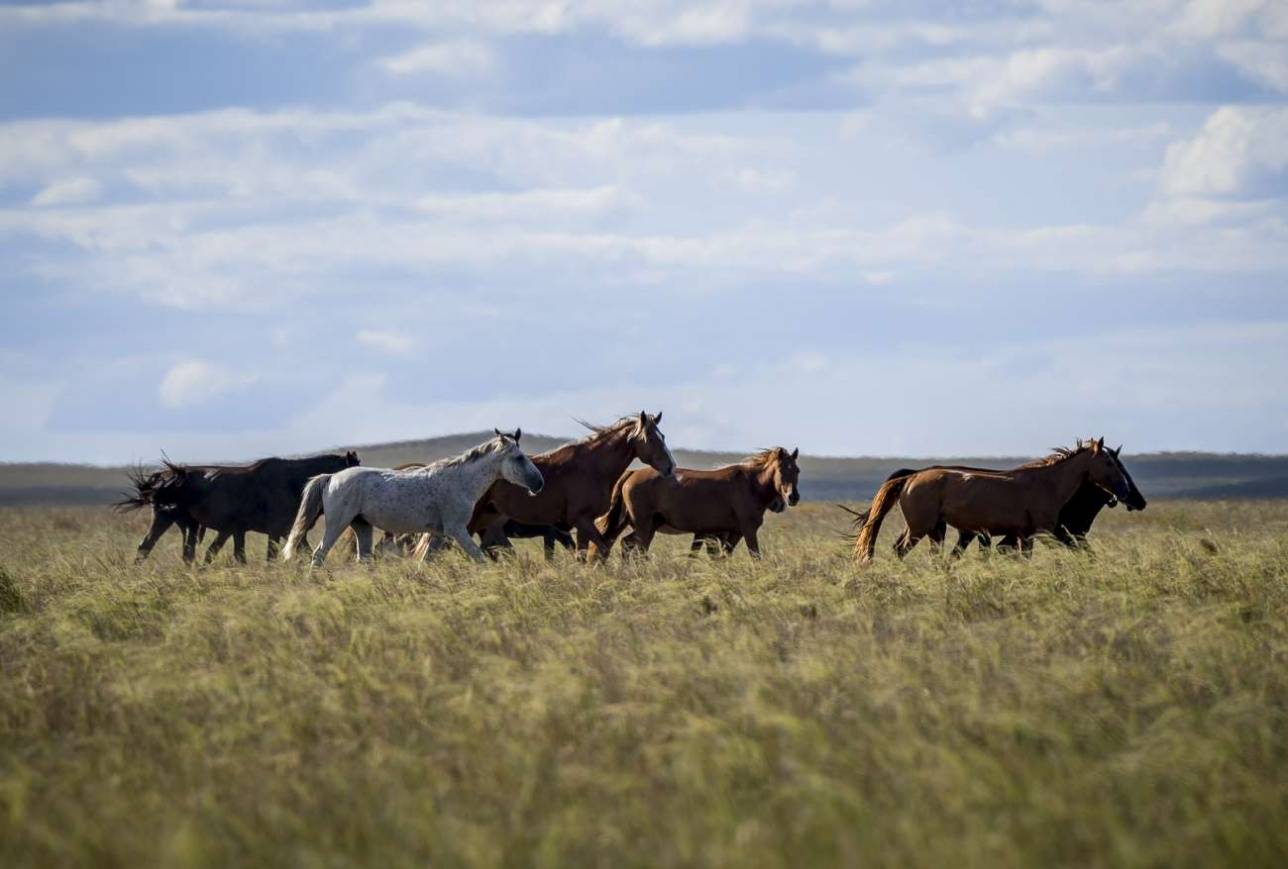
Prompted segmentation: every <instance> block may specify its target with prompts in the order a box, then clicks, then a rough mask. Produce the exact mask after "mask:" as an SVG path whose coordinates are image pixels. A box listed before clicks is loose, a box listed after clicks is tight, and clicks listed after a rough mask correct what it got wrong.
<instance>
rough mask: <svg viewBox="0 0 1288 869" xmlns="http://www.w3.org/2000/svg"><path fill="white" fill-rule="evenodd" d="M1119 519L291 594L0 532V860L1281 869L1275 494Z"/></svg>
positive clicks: (94, 533)
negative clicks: (999, 536)
mask: <svg viewBox="0 0 1288 869" xmlns="http://www.w3.org/2000/svg"><path fill="white" fill-rule="evenodd" d="M1121 514H1122V511H1121V510H1119V511H1114V512H1113V513H1112V514H1109V515H1108V517H1107V519H1106V521H1105V522H1104V523H1103V527H1098V528H1097V531H1096V534H1095V537H1096V542H1097V545H1096V554H1095V557H1094V558H1089V557H1086V556H1081V555H1073V554H1068V553H1065V552H1062V551H1057V550H1056V549H1054V548H1052V547H1039V549H1038V552H1037V554H1036V557H1035V558H1034V559H1033V560H1032V561H1031V562H1022V561H1019V560H1015V559H1012V558H1006V557H993V558H991V559H985V558H983V557H981V556H979V555H976V554H972V555H971V556H970V557H968V558H966V559H964V560H962V561H961V562H958V563H948V562H946V561H943V560H939V559H936V558H933V557H932V556H931V554H930V553H929V552H928V551H922V550H918V551H916V552H914V554H913V555H912V556H910V557H909V559H908V560H907V561H905V562H898V561H896V560H895V559H894V558H893V557H892V556H891V555H890V554H889V548H888V545H887V543H888V541H889V540H891V539H893V535H894V534H895V533H897V531H898V522H897V521H893V522H891V523H889V524H890V525H891V528H889V529H888V530H887V531H886V532H885V534H883V536H882V543H881V547H880V549H879V550H878V558H877V561H876V563H875V564H874V565H873V566H871V567H870V568H869V569H866V570H863V571H861V572H860V571H857V570H856V569H855V568H854V566H853V565H852V563H851V562H850V560H849V551H848V547H847V545H846V544H845V542H844V541H843V540H841V539H840V537H839V536H838V535H837V531H839V530H840V529H842V528H843V527H844V526H845V522H844V517H843V516H842V515H841V514H840V513H839V512H838V511H833V510H830V509H829V508H826V507H822V506H815V505H807V506H804V507H801V508H797V509H796V510H794V511H791V512H790V513H789V514H787V515H785V516H783V517H771V518H770V522H769V525H768V526H767V529H766V533H765V534H764V535H763V536H762V542H763V546H764V549H765V551H766V553H767V558H766V559H765V560H764V561H763V562H761V563H753V562H751V561H750V560H749V559H748V558H747V556H746V554H745V552H740V553H739V554H738V555H737V556H735V557H734V558H732V559H728V560H721V561H713V560H710V559H707V558H698V559H689V558H685V557H683V556H682V554H681V553H682V551H683V548H684V547H683V545H682V542H681V541H679V540H666V541H663V545H662V546H660V547H658V548H657V550H656V551H655V555H654V557H652V558H651V559H650V560H649V561H648V562H646V563H640V564H622V563H620V562H619V561H617V560H616V559H614V560H613V562H612V563H611V564H610V565H609V566H607V567H606V568H601V569H595V568H588V567H585V566H582V565H578V564H575V563H573V562H571V561H569V560H567V559H565V558H562V557H561V558H560V559H559V560H557V561H555V562H554V563H553V564H546V563H544V562H543V561H542V560H540V558H539V547H535V548H525V549H523V551H522V554H521V556H520V557H518V558H516V559H513V560H511V561H508V562H506V563H502V564H498V565H491V566H486V567H481V568H480V567H477V566H475V565H472V564H469V563H466V562H465V561H464V560H462V559H459V558H458V557H456V556H454V555H453V556H449V557H445V558H443V559H441V560H439V561H438V562H435V563H432V564H431V565H429V566H427V567H424V568H419V567H416V566H414V565H410V564H407V563H405V562H385V563H382V564H380V565H378V566H376V567H374V568H363V567H357V566H353V565H350V564H344V563H342V559H341V558H340V555H341V554H340V553H339V552H336V553H333V558H332V564H331V566H330V567H329V568H328V569H326V570H322V571H317V572H309V571H308V570H306V569H303V568H301V567H299V566H298V565H288V566H282V565H271V566H265V565H262V564H252V565H251V566H249V567H246V568H238V567H235V566H233V565H231V564H229V563H228V562H227V561H225V560H223V559H220V560H219V561H218V563H217V564H216V565H214V566H212V567H209V568H196V569H188V568H185V567H184V566H183V565H182V564H181V563H180V562H179V558H178V545H179V544H178V538H177V536H175V537H174V538H173V539H167V540H166V541H164V542H163V543H162V544H161V545H160V546H158V548H157V550H156V552H154V553H153V557H152V560H150V561H149V562H148V563H146V564H145V565H143V566H141V567H135V566H133V565H132V563H131V561H132V557H133V547H134V544H135V542H137V537H138V536H139V535H140V534H141V531H142V523H143V522H144V521H145V519H146V517H138V516H134V517H116V516H113V515H111V514H109V513H107V512H105V511H95V510H64V511H55V510H8V511H0V865H3V866H25V865H76V864H90V863H92V864H95V865H107V866H140V865H156V864H163V865H198V866H200V865H212V866H213V865H221V866H222V865H228V864H230V863H243V864H244V863H253V864H291V865H310V866H311V865H319V866H331V865H335V866H342V865H352V864H355V863H369V864H378V865H390V866H402V865H416V866H423V865H426V864H427V863H428V864H432V865H459V864H481V865H498V864H519V865H523V864H530V863H531V864H547V865H549V864H554V865H567V864H598V865H606V866H622V865H693V864H720V865H755V866H775V865H782V866H798V865H811V864H813V865H817V864H836V863H841V864H848V865H872V864H876V865H890V864H898V865H905V864H928V865H945V864H952V865H964V866H972V865H978V866H983V865H988V866H993V865H1018V864H1026V865H1033V864H1052V863H1054V864H1079V865H1083V864H1118V865H1211V864H1213V863H1225V864H1239V865H1258V864H1259V865H1269V864H1279V865H1282V864H1283V862H1284V860H1285V858H1288V534H1286V532H1288V506H1286V505H1285V504H1282V503H1269V504H1260V505H1256V504H1229V505H1223V504H1204V505H1199V504H1183V503H1175V504H1156V505H1151V507H1150V509H1149V510H1148V511H1147V512H1146V513H1144V514H1140V515H1133V516H1123V515H1121ZM255 540H256V542H255V543H254V544H253V545H252V547H251V548H252V552H255V553H257V554H259V553H262V551H263V550H262V538H255Z"/></svg>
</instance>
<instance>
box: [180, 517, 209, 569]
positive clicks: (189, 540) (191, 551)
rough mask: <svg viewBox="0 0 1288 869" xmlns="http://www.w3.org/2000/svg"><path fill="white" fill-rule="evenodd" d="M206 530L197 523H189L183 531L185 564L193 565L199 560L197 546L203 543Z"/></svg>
mask: <svg viewBox="0 0 1288 869" xmlns="http://www.w3.org/2000/svg"><path fill="white" fill-rule="evenodd" d="M205 530H206V529H205V528H203V527H202V526H200V525H198V524H196V523H195V522H190V523H188V525H187V527H185V528H184V529H183V563H184V564H192V562H194V561H196V560H197V544H198V543H200V542H201V536H202V532H203V531H205Z"/></svg>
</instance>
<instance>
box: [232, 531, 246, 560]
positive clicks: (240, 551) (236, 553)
mask: <svg viewBox="0 0 1288 869" xmlns="http://www.w3.org/2000/svg"><path fill="white" fill-rule="evenodd" d="M233 558H234V559H236V561H237V563H238V564H245V563H246V532H245V531H234V532H233Z"/></svg>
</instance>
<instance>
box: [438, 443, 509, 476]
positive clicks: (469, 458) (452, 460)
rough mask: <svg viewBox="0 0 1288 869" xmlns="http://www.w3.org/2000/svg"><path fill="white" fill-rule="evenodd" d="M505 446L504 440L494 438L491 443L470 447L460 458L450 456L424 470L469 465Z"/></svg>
mask: <svg viewBox="0 0 1288 869" xmlns="http://www.w3.org/2000/svg"><path fill="white" fill-rule="evenodd" d="M504 446H505V444H504V442H503V441H502V440H500V439H499V438H492V440H490V441H485V442H483V443H481V444H479V445H477V446H473V447H470V448H469V449H468V450H466V451H465V452H463V453H461V454H460V455H459V456H450V457H448V458H446V459H439V460H438V461H436V462H429V463H428V464H426V465H425V467H424V470H426V471H435V470H438V469H440V468H455V467H457V466H459V465H468V464H469V463H470V462H477V461H478V460H479V459H481V458H483V457H484V456H489V455H491V454H492V453H495V452H498V451H499V450H501V449H502V448H503V447H504Z"/></svg>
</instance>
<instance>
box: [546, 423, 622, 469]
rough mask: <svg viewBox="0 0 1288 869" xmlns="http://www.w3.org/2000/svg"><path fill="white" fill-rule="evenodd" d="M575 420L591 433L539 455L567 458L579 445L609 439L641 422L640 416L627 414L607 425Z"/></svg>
mask: <svg viewBox="0 0 1288 869" xmlns="http://www.w3.org/2000/svg"><path fill="white" fill-rule="evenodd" d="M573 422H575V423H577V425H580V426H582V427H584V428H587V429H589V430H590V434H588V435H586V436H585V437H581V438H578V439H577V440H575V441H569V442H568V443H566V444H560V445H559V446H557V447H555V448H553V449H550V450H546V451H545V452H544V453H539V454H537V455H540V456H541V457H542V458H547V459H560V460H564V459H567V458H568V457H569V454H571V453H572V452H573V451H574V450H575V449H577V447H581V446H586V445H588V444H597V443H599V442H600V441H603V440H607V439H608V438H611V437H616V436H617V435H619V434H622V433H624V432H625V431H626V429H627V428H628V427H630V426H634V425H635V424H636V423H638V422H639V417H638V416H631V415H630V414H627V415H626V416H623V417H621V418H619V419H616V420H614V421H613V422H610V423H608V424H607V425H595V424H594V423H592V422H586V420H584V419H578V418H576V417H574V418H573Z"/></svg>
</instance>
